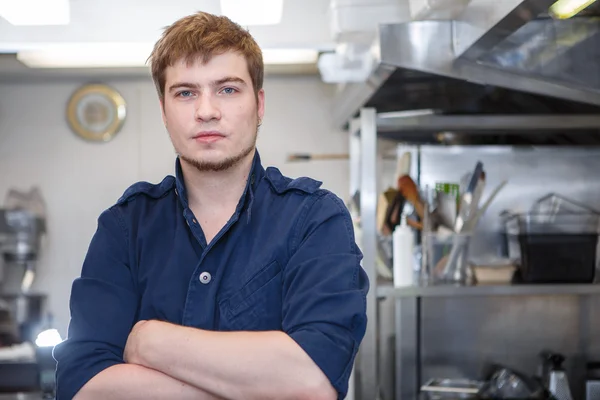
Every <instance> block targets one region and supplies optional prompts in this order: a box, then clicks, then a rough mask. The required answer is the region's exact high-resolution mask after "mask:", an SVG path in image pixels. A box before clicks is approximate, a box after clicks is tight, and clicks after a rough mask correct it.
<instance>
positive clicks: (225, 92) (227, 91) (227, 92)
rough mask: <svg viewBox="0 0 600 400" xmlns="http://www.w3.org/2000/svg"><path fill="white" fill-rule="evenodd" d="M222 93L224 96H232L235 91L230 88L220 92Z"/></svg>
mask: <svg viewBox="0 0 600 400" xmlns="http://www.w3.org/2000/svg"><path fill="white" fill-rule="evenodd" d="M222 92H223V93H224V94H234V93H235V92H236V90H235V89H234V88H232V87H226V88H225V89H223V90H222Z"/></svg>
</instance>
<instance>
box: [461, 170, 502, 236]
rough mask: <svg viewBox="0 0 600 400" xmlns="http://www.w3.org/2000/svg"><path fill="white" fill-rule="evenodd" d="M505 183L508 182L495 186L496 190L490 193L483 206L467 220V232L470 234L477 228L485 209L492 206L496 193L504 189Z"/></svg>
mask: <svg viewBox="0 0 600 400" xmlns="http://www.w3.org/2000/svg"><path fill="white" fill-rule="evenodd" d="M507 183H508V181H506V180H504V181H502V182H501V183H500V184H499V185H498V186H496V188H495V189H494V190H493V191H492V193H491V194H490V196H489V197H488V199H487V200H486V202H485V203H484V204H483V206H481V207H480V208H478V209H477V211H476V212H475V215H474V216H473V217H472V218H471V219H470V220H469V223H468V225H467V227H466V231H467V232H471V231H473V230H474V229H475V228H476V227H477V223H478V222H479V220H480V219H481V216H482V215H483V214H485V212H486V211H487V209H488V208H489V207H490V204H492V202H493V201H494V199H495V198H496V196H498V193H500V191H501V190H502V188H504V186H506V184H507Z"/></svg>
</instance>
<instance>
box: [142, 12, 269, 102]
mask: <svg viewBox="0 0 600 400" xmlns="http://www.w3.org/2000/svg"><path fill="white" fill-rule="evenodd" d="M228 51H234V52H237V53H239V54H241V55H242V56H243V57H244V58H245V59H246V64H247V66H248V72H249V74H250V78H251V79H252V86H253V87H254V93H255V95H257V94H258V91H259V90H260V89H262V86H263V80H264V63H263V56H262V51H261V49H260V47H259V46H258V44H257V43H256V41H255V40H254V38H253V37H252V36H251V35H250V33H249V32H248V31H247V30H245V29H243V28H242V27H241V26H240V25H238V24H236V23H234V22H233V21H231V20H230V19H229V18H227V17H224V16H217V15H213V14H209V13H205V12H198V13H196V14H192V15H189V16H186V17H183V18H181V19H179V20H177V21H176V22H175V23H173V24H172V25H170V26H168V27H166V28H165V30H164V32H163V35H162V36H161V38H160V39H159V40H158V41H157V42H156V44H155V45H154V49H153V50H152V53H151V54H150V57H149V58H148V60H150V69H151V72H152V80H153V81H154V85H155V86H156V90H157V92H158V96H159V97H160V99H161V100H164V97H165V84H166V77H165V71H166V69H167V67H169V66H172V65H174V64H175V63H176V62H178V61H180V60H182V59H184V60H185V61H186V62H187V63H193V62H194V61H197V60H201V61H202V62H203V63H207V62H209V61H210V59H211V58H212V57H213V56H216V55H219V54H223V53H226V52H228Z"/></svg>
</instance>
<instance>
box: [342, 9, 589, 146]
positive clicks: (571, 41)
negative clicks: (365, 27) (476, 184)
mask: <svg viewBox="0 0 600 400" xmlns="http://www.w3.org/2000/svg"><path fill="white" fill-rule="evenodd" d="M552 4H553V1H549V0H524V1H521V0H471V2H470V3H469V5H468V6H467V7H466V9H465V10H464V11H463V12H462V13H461V15H460V17H458V18H456V19H454V20H428V21H412V22H405V23H398V24H386V25H381V26H380V27H379V32H378V41H377V43H376V45H375V46H374V48H375V50H376V52H377V58H378V60H377V61H378V62H377V63H376V67H375V68H374V70H373V71H372V73H371V75H370V77H369V78H368V80H367V81H366V82H364V83H354V84H346V86H345V87H344V88H343V89H342V90H341V91H340V92H339V96H338V99H337V101H336V105H335V110H334V113H335V115H334V117H335V120H336V122H337V123H338V125H339V126H345V124H347V123H348V121H349V120H350V119H352V118H353V117H354V116H356V115H357V112H358V110H359V109H360V108H362V107H375V108H376V109H377V111H378V112H390V111H403V110H413V109H425V108H426V109H436V110H438V112H439V113H441V114H446V115H449V114H454V115H455V114H469V115H471V114H479V115H481V114H535V115H544V114H597V115H600V18H599V17H600V3H595V4H593V5H592V6H590V7H588V8H587V9H586V10H584V11H583V12H581V13H579V14H578V15H577V16H575V17H573V18H570V19H562V20H559V19H553V18H551V16H550V15H549V13H548V10H549V8H550V7H551V6H552ZM563 129H564V127H563ZM574 129H578V128H574ZM567 131H568V129H567ZM579 133H585V132H579ZM579 133H578V134H577V135H574V136H573V138H569V135H568V132H566V133H564V134H563V133H562V132H561V133H560V134H558V135H557V134H556V132H555V133H554V136H553V139H552V140H551V141H548V140H546V139H544V140H541V139H539V138H537V139H524V141H525V142H534V143H540V142H543V143H548V144H554V143H560V144H565V142H566V143H567V144H579V143H581V144H583V143H586V144H589V143H590V142H591V143H593V144H600V134H599V133H600V126H598V129H593V130H591V131H590V132H589V133H591V134H592V135H589V136H586V135H585V134H579ZM559 136H560V137H559ZM596 136H597V138H596ZM511 137H513V139H511V140H513V141H514V140H515V138H514V135H511ZM521 139H523V138H521ZM592 139H593V140H592ZM487 140H489V138H488V139H487ZM517 140H518V139H517Z"/></svg>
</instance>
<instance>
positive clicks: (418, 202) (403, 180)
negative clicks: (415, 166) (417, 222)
mask: <svg viewBox="0 0 600 400" xmlns="http://www.w3.org/2000/svg"><path fill="white" fill-rule="evenodd" d="M398 190H399V191H400V193H402V196H404V198H405V199H406V201H408V202H409V203H410V204H412V205H413V207H414V208H415V211H416V213H417V215H418V216H419V218H420V219H421V220H422V219H423V215H424V212H423V208H424V202H423V200H422V199H421V195H420V194H419V189H418V188H417V185H416V184H415V182H414V181H413V180H412V178H411V177H410V176H408V175H402V176H401V177H400V178H399V179H398Z"/></svg>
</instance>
